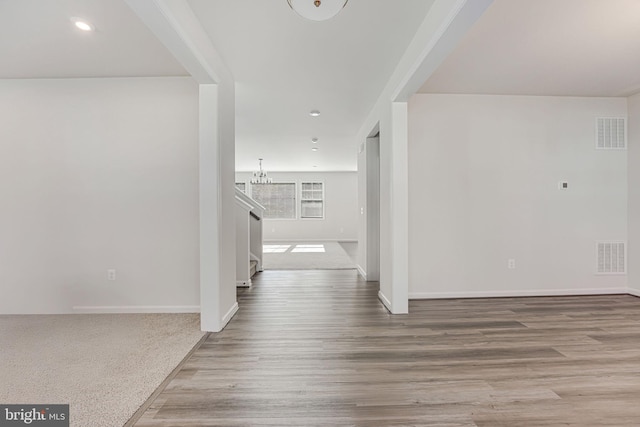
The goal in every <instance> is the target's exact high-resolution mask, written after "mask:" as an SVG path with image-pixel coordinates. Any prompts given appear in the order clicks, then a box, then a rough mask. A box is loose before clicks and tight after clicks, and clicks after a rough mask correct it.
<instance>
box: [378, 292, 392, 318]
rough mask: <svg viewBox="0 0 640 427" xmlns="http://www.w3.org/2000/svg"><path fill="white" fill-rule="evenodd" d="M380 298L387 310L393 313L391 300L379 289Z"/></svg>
mask: <svg viewBox="0 0 640 427" xmlns="http://www.w3.org/2000/svg"><path fill="white" fill-rule="evenodd" d="M378 299H379V300H380V302H381V303H382V304H384V306H385V308H386V309H387V310H389V313H393V312H392V311H391V301H389V299H387V297H386V296H384V294H383V293H382V291H378Z"/></svg>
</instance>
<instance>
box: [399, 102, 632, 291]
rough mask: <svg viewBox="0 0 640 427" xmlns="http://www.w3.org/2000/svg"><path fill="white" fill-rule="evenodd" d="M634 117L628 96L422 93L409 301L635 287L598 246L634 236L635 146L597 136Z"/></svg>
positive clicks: (417, 109)
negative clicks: (608, 145) (605, 262)
mask: <svg viewBox="0 0 640 427" xmlns="http://www.w3.org/2000/svg"><path fill="white" fill-rule="evenodd" d="M626 115H627V100H626V99H625V98H561V97H526V96H483V95H416V96H414V97H413V98H412V100H411V102H410V105H409V190H410V191H409V194H410V197H409V200H410V201H409V227H410V230H411V232H410V234H409V236H410V237H409V247H410V250H409V254H410V255H409V271H410V273H409V277H410V278H409V295H410V298H440V297H474V296H518V295H557V294H590V293H615V292H626V289H627V283H626V279H627V278H626V276H624V275H618V276H615V275H596V274H595V271H596V256H595V254H596V250H595V245H596V241H597V240H626V238H627V152H626V151H621V150H596V149H595V135H594V131H595V118H596V117H598V116H604V117H609V116H626ZM632 157H633V155H631V153H630V158H632ZM565 180H566V181H567V182H568V184H569V187H568V189H566V190H561V189H559V188H558V183H559V182H560V181H565ZM636 181H637V179H636ZM630 182H634V181H633V180H631V179H630ZM509 259H514V260H515V269H509V268H508V260H509ZM629 264H633V262H630V263H629Z"/></svg>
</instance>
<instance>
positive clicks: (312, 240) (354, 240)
mask: <svg viewBox="0 0 640 427" xmlns="http://www.w3.org/2000/svg"><path fill="white" fill-rule="evenodd" d="M322 242H332V243H340V242H342V243H358V240H357V239H269V240H265V241H264V244H265V245H268V244H271V243H322Z"/></svg>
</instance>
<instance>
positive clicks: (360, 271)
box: [356, 264, 367, 280]
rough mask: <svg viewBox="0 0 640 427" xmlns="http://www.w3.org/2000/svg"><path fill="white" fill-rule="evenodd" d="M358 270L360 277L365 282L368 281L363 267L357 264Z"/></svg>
mask: <svg viewBox="0 0 640 427" xmlns="http://www.w3.org/2000/svg"><path fill="white" fill-rule="evenodd" d="M356 268H357V269H358V273H360V276H362V278H363V279H364V280H367V273H365V271H364V270H363V269H362V267H360V266H359V265H357V264H356Z"/></svg>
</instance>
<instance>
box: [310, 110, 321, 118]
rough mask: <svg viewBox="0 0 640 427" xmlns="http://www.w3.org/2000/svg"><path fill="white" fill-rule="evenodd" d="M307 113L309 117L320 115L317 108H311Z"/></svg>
mask: <svg viewBox="0 0 640 427" xmlns="http://www.w3.org/2000/svg"><path fill="white" fill-rule="evenodd" d="M309 115H310V116H311V117H319V116H320V111H318V110H311V111H310V112H309Z"/></svg>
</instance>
